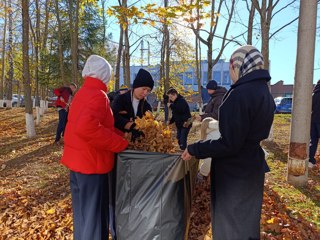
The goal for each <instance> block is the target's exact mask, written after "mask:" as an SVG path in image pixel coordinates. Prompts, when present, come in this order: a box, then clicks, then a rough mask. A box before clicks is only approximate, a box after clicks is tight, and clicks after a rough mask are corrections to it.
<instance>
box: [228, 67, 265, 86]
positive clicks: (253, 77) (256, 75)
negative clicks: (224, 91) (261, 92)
mask: <svg viewBox="0 0 320 240" xmlns="http://www.w3.org/2000/svg"><path fill="white" fill-rule="evenodd" d="M258 80H260V81H261V80H265V81H266V82H269V81H270V80H271V76H270V74H269V71H268V70H265V69H259V70H254V71H252V72H250V73H248V74H247V75H245V76H243V77H241V78H239V80H238V81H237V82H236V83H235V84H232V85H231V88H235V87H237V86H239V85H241V84H245V83H248V82H251V81H258Z"/></svg>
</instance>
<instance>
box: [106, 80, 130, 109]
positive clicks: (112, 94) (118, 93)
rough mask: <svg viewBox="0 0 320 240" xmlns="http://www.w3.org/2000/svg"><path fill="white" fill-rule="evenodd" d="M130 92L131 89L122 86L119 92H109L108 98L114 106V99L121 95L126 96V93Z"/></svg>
mask: <svg viewBox="0 0 320 240" xmlns="http://www.w3.org/2000/svg"><path fill="white" fill-rule="evenodd" d="M128 91H129V88H128V87H127V86H126V85H124V84H123V85H121V87H120V89H119V90H118V91H113V92H109V93H108V94H107V95H108V98H109V100H110V105H111V106H112V102H113V101H114V99H115V98H116V97H117V96H119V95H121V94H124V93H126V92H128Z"/></svg>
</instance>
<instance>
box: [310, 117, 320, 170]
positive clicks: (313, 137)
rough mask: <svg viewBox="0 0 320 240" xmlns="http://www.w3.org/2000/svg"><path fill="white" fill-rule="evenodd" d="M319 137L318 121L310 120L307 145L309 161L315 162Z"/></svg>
mask: <svg viewBox="0 0 320 240" xmlns="http://www.w3.org/2000/svg"><path fill="white" fill-rule="evenodd" d="M319 137H320V123H314V122H311V130H310V145H309V162H311V163H313V164H316V160H315V159H314V156H315V154H316V152H317V147H318V142H319Z"/></svg>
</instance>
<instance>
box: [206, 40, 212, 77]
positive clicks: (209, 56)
mask: <svg viewBox="0 0 320 240" xmlns="http://www.w3.org/2000/svg"><path fill="white" fill-rule="evenodd" d="M207 60H208V82H209V81H210V80H212V68H213V60H212V39H208V59H207Z"/></svg>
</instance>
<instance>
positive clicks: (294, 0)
mask: <svg viewBox="0 0 320 240" xmlns="http://www.w3.org/2000/svg"><path fill="white" fill-rule="evenodd" d="M296 1H297V0H293V1H291V2H290V3H288V4H287V5H286V6H283V7H282V8H280V9H279V10H278V11H276V12H275V13H274V14H272V17H271V18H273V17H274V16H275V15H277V14H278V13H279V12H281V11H282V10H283V9H285V8H287V7H289V6H290V5H291V4H293V3H295V2H296Z"/></svg>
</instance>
